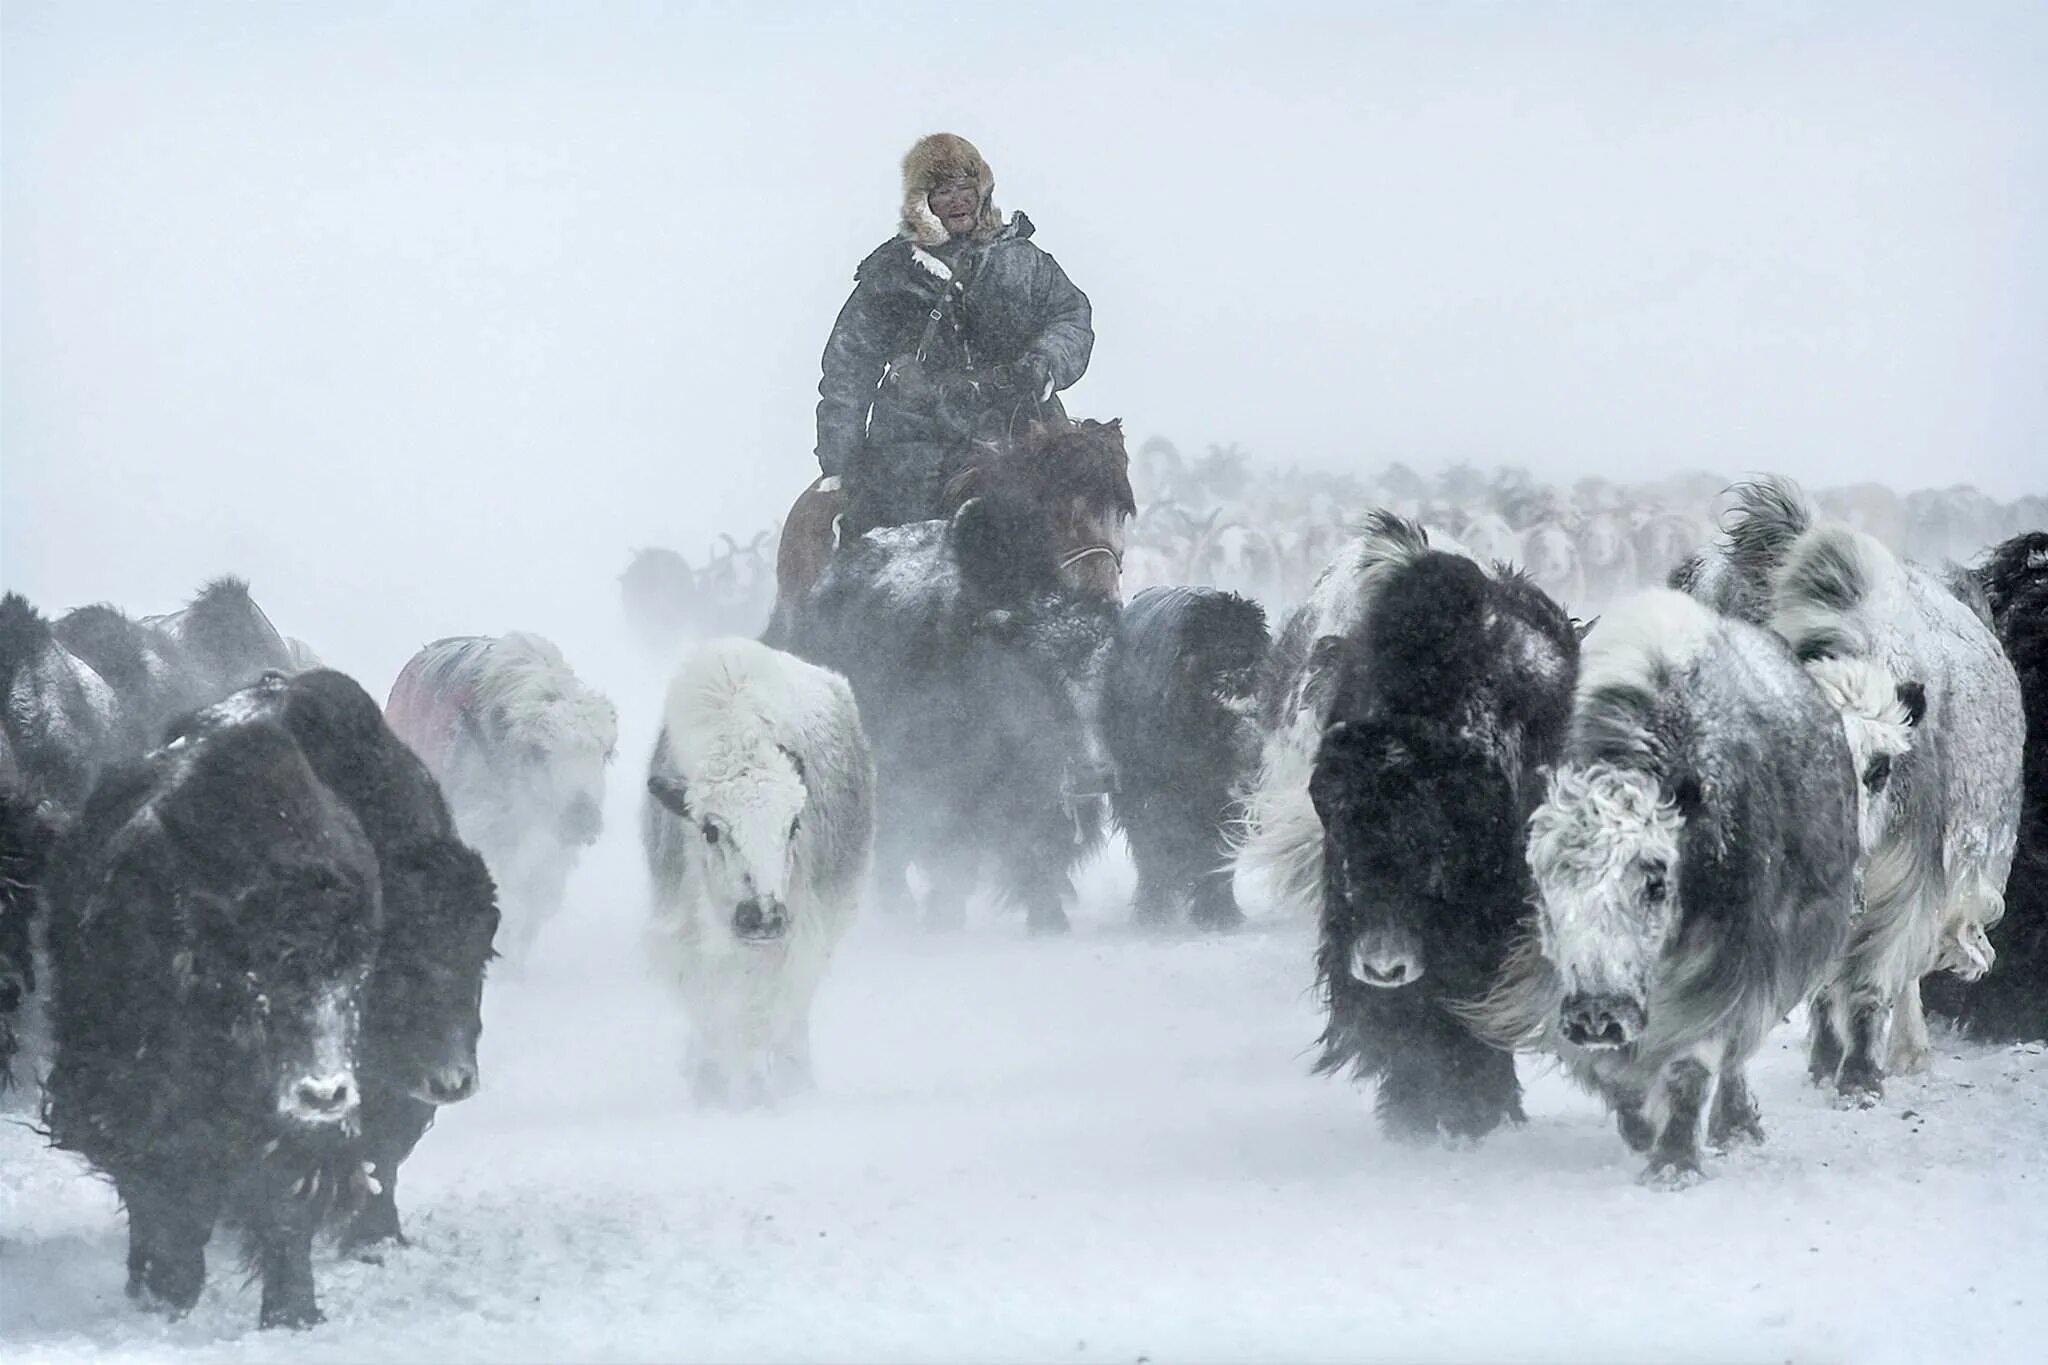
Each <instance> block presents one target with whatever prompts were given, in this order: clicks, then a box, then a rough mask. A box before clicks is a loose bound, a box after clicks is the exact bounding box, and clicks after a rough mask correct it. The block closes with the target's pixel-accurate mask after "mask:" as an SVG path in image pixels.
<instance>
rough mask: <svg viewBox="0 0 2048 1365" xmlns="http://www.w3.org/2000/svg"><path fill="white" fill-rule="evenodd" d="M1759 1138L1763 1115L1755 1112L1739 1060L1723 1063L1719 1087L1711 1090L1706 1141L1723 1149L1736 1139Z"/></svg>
mask: <svg viewBox="0 0 2048 1365" xmlns="http://www.w3.org/2000/svg"><path fill="white" fill-rule="evenodd" d="M1763 1140H1764V1124H1763V1118H1762V1116H1761V1115H1759V1114H1758V1113H1757V1108H1756V1096H1755V1095H1753V1094H1751V1093H1750V1090H1749V1078H1748V1077H1747V1076H1745V1075H1744V1074H1743V1071H1742V1065H1741V1063H1739V1062H1727V1063H1724V1064H1723V1065H1722V1067H1721V1084H1720V1087H1719V1088H1718V1089H1716V1090H1715V1091H1714V1110H1713V1113H1712V1114H1711V1115H1710V1116H1709V1117H1708V1119H1707V1142H1708V1144H1709V1145H1710V1146H1712V1147H1713V1148H1714V1149H1715V1150H1716V1151H1722V1152H1725V1151H1727V1150H1728V1149H1729V1148H1730V1147H1733V1146H1735V1145H1736V1144H1738V1143H1742V1142H1756V1143H1761V1142H1762V1141H1763Z"/></svg>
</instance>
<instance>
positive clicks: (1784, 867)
mask: <svg viewBox="0 0 2048 1365" xmlns="http://www.w3.org/2000/svg"><path fill="white" fill-rule="evenodd" d="M1856 856H1857V835H1856V778H1855V769H1854V765H1853V763H1852V761H1851V759H1850V756H1849V745H1848V740H1847V739H1846V737H1845V736H1844V733H1843V729H1842V725H1841V723H1840V721H1839V720H1838V719H1837V717H1836V714H1835V712H1834V710H1833V709H1832V708H1831V707H1830V705H1829V703H1828V702H1827V700H1826V699H1825V698H1824V697H1823V696H1822V695H1821V693H1820V691H1819V689H1818V688H1817V687H1815V686H1814V684H1813V683H1812V682H1811V681H1810V680H1809V679H1808V677H1807V676H1806V674H1805V672H1804V670H1802V669H1801V668H1800V666H1799V664H1798V661H1797V660H1795V659H1794V658H1793V657H1792V655H1791V653H1790V651H1788V650H1787V649H1786V648H1785V646H1784V644H1783V643H1782V642H1781V641H1779V640H1777V639H1776V638H1774V637H1773V636H1771V635H1770V634H1769V633H1767V632H1765V631H1763V630H1761V629H1759V628H1757V627H1755V626H1752V625H1749V624H1748V623H1747V622H1744V621H1739V620H1735V619H1733V618H1729V617H1724V616H1717V615H1715V614H1714V613H1713V612H1711V611H1709V610H1708V609H1707V608H1706V607H1704V606H1702V605H1701V604H1700V603H1698V602H1696V601H1694V600H1693V599H1691V598H1689V597H1686V596H1683V595H1681V594H1679V593H1676V592H1672V591H1670V590H1668V589H1652V590H1650V591H1648V592H1644V593H1640V594H1637V595H1635V596H1633V597H1630V598H1628V599H1625V600H1624V601H1622V602H1620V603H1618V604H1616V605H1615V606H1613V607H1611V608H1610V609H1609V611H1608V613H1607V615H1606V616H1605V617H1604V618H1603V619H1602V620H1601V622H1600V623H1599V625H1598V626H1597V627H1595V629H1594V630H1593V631H1592V633H1591V634H1590V635H1589V636H1588V637H1587V639H1586V642H1585V650H1584V653H1583V655H1582V657H1581V660H1580V668H1579V682H1578V692H1577V695H1576V698H1575V700H1574V703H1573V710H1572V719H1571V730H1570V734H1569V737H1568V738H1567V740H1566V742H1565V752H1564V758H1563V761H1562V762H1561V763H1560V764H1559V766H1558V768H1557V769H1556V770H1555V771H1554V772H1553V773H1552V774H1551V776H1550V779H1549V783H1548V792H1547V794H1546V796H1545V798H1544V800H1543V803H1542V805H1540V806H1539V807H1538V808H1537V810H1536V812H1535V814H1534V815H1533V816H1532V817H1531V818H1530V821H1529V827H1528V857H1529V865H1530V870H1531V872H1532V874H1533V875H1534V878H1535V883H1536V892H1537V916H1536V920H1537V933H1536V935H1535V936H1534V937H1533V938H1531V939H1528V940H1526V941H1525V942H1524V944H1523V945H1521V946H1520V947H1519V948H1518V949H1517V951H1516V952H1515V954H1514V955H1513V956H1512V958H1511V959H1510V962H1509V965H1508V968H1507V971H1506V972H1505V973H1504V974H1503V978H1502V980H1501V982H1500V984H1499V985H1498V986H1497V987H1496V988H1495V990H1494V991H1493V992H1492V993H1491V994H1490V996H1489V997H1488V998H1487V1000H1486V1001H1484V1002H1483V1003H1482V1005H1481V1007H1480V1008H1479V1010H1478V1011H1477V1012H1476V1014H1475V1017H1476V1019H1477V1020H1478V1022H1479V1023H1480V1024H1481V1025H1482V1026H1483V1027H1484V1028H1485V1029H1486V1030H1487V1032H1488V1033H1489V1034H1490V1036H1493V1037H1496V1038H1499V1039H1503V1040H1513V1041H1519V1042H1522V1043H1543V1044H1547V1045H1550V1046H1553V1047H1555V1048H1556V1049H1557V1050H1558V1052H1559V1053H1560V1054H1561V1055H1562V1056H1563V1058H1564V1060H1565V1063H1566V1065H1567V1067H1568V1068H1569V1069H1570V1071H1571V1073H1572V1075H1573V1076H1574V1077H1576V1078H1577V1079H1578V1080H1579V1081H1580V1082H1581V1083H1582V1084H1585V1085H1587V1086H1589V1087H1590V1088H1592V1089H1594V1090H1596V1091H1597V1092H1598V1093H1599V1094H1600V1095H1601V1096H1602V1098H1604V1099H1605V1100H1606V1101H1607V1103H1608V1105H1609V1106H1610V1107H1611V1108H1613V1110H1614V1111H1615V1114H1616V1117H1617V1119H1618V1121H1619V1124H1620V1128H1621V1134H1622V1137H1623V1138H1624V1139H1625V1140H1626V1141H1627V1142H1628V1144H1629V1146H1630V1147H1632V1148H1634V1149H1635V1150H1636V1151H1638V1152H1647V1153H1648V1154H1649V1156H1650V1164H1649V1167H1648V1169H1647V1170H1646V1171H1645V1172H1644V1178H1645V1180H1646V1182H1648V1183H1651V1184H1655V1185H1659V1186H1666V1187H1675V1186H1679V1185H1685V1184H1690V1183H1691V1182H1692V1181H1694V1180H1696V1179H1698V1178H1699V1176H1700V1174H1701V1171H1700V1146H1699V1128H1700V1121H1701V1118H1702V1116H1703V1115H1705V1114H1706V1112H1707V1107H1708V1102H1709V1100H1710V1099H1711V1100H1712V1101H1713V1112H1712V1117H1711V1120H1710V1121H1709V1124H1708V1134H1709V1137H1710V1138H1711V1140H1712V1141H1713V1142H1714V1143H1715V1145H1717V1146H1721V1145H1726V1144H1727V1143H1729V1142H1732V1141H1735V1140H1737V1139H1741V1138H1745V1137H1746V1138H1749V1139H1752V1140H1760V1139H1761V1138H1762V1136H1763V1130H1762V1127H1761V1125H1760V1124H1759V1123H1758V1120H1757V1112H1756V1106H1755V1102H1754V1101H1753V1100H1752V1099H1751V1097H1750V1093H1749V1088H1748V1085H1747V1083H1746V1081H1745V1078H1744V1073H1743V1068H1744V1066H1745V1064H1746V1063H1747V1062H1748V1061H1749V1059H1750V1057H1751V1056H1752V1055H1754V1054H1755V1052H1756V1050H1757V1048H1758V1046H1759V1045H1761V1044H1762V1042H1763V1040H1764V1037H1765V1035H1766V1034H1768V1033H1769V1032H1770V1030H1771V1029H1772V1028H1773V1027H1775V1026H1776V1024H1777V1023H1778V1021H1779V1020H1780V1019H1782V1018H1784V1016H1785V1013H1786V1011H1788V1010H1790V1009H1791V1008H1792V1007H1793V1006H1794V1005H1797V1004H1798V1003H1799V1002H1800V1001H1801V1000H1803V999H1805V998H1806V997H1807V996H1808V995H1809V993H1811V991H1812V990H1813V989H1814V987H1815V986H1817V985H1818V984H1820V982H1821V981H1822V980H1823V979H1824V975H1825V973H1826V972H1827V970H1828V967H1829V964H1830V963H1831V961H1832V960H1833V959H1834V957H1835V954H1836V953H1837V952H1838V951H1839V950H1840V948H1841V946H1842V943H1843V941H1844V939H1845V937H1846V935H1847V933H1848V929H1849V923H1850V920H1851V917H1852V916H1853V914H1854V913H1855V899H1856V894H1855V892H1856V883H1855V872H1856ZM1717 1080H1718V1090H1717Z"/></svg>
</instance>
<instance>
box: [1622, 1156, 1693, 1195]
mask: <svg viewBox="0 0 2048 1365" xmlns="http://www.w3.org/2000/svg"><path fill="white" fill-rule="evenodd" d="M1706 1178H1707V1173H1706V1172H1705V1171H1703V1170H1701V1169H1700V1168H1699V1163H1698V1162H1695V1161H1653V1162H1651V1163H1650V1164H1649V1165H1648V1166H1647V1167H1646V1168H1644V1170H1643V1173H1642V1174H1641V1175H1640V1176H1638V1177H1636V1183H1637V1184H1638V1185H1641V1186H1642V1187H1643V1188H1644V1189H1646V1190H1664V1191H1667V1192H1668V1191H1673V1190H1689V1189H1691V1188H1692V1187H1693V1186H1695V1185H1697V1184H1699V1183H1700V1182H1701V1181H1702V1180H1705V1179H1706Z"/></svg>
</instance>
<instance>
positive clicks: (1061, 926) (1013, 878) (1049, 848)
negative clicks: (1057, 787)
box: [996, 808, 1074, 935]
mask: <svg viewBox="0 0 2048 1365" xmlns="http://www.w3.org/2000/svg"><path fill="white" fill-rule="evenodd" d="M1008 833H1009V837H1008V838H1007V839H1006V840H1005V841H1004V842H1003V845H1002V847H1001V848H1000V850H999V851H998V852H997V855H996V857H997V875H998V877H999V878H1000V882H1001V885H1002V889H1003V891H1004V892H1005V893H1006V894H1007V895H1008V896H1009V898H1010V899H1011V900H1013V901H1015V902H1016V903H1017V904H1019V905H1021V906H1023V907H1024V925H1025V928H1026V930H1027V931H1028V932H1030V933H1031V934H1033V935H1038V934H1064V933H1066V932H1067V930H1068V929H1069V928H1070V927H1071V926H1070V925H1069V923H1068V921H1067V912H1066V909H1065V907H1063V906H1062V905H1061V904H1060V892H1061V891H1062V890H1063V889H1065V888H1066V887H1067V886H1068V881H1067V865H1068V864H1069V863H1071V862H1072V861H1073V859H1074V830H1073V825H1072V824H1071V823H1070V822H1069V821H1068V820H1067V818H1066V816H1065V815H1064V814H1063V813H1062V812H1061V811H1059V810H1058V809H1057V808H1055V809H1053V810H1050V811H1047V812H1041V813H1036V814H1032V813H1025V814H1021V815H1019V816H1018V817H1016V818H1015V823H1014V824H1013V825H1012V826H1011V828H1010V829H1009V831H1008Z"/></svg>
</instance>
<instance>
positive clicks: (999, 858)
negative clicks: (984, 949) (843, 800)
mask: <svg viewBox="0 0 2048 1365" xmlns="http://www.w3.org/2000/svg"><path fill="white" fill-rule="evenodd" d="M1115 634H1116V608H1115V607H1114V605H1113V604H1111V603H1110V602H1109V601H1107V600H1106V599H1104V598H1101V597H1098V596H1096V595H1094V594H1090V593H1084V592H1081V591H1078V590H1076V589H1075V588H1073V587H1071V586H1069V585H1068V584H1067V583H1065V582H1064V581H1063V580H1062V579H1061V577H1060V571H1059V563H1058V557H1057V553H1056V550H1055V542H1054V538H1053V536H1052V533H1051V530H1050V528H1049V527H1048V525H1047V523H1046V521H1045V517H1044V515H1043V513H1042V512H1041V511H1040V510H1039V509H1038V508H1036V507H1034V506H1031V505H1030V504H1028V503H1025V502H1022V501H1020V500H1016V499H1012V498H1008V497H1003V496H990V497H984V498H973V499H970V500H969V501H968V502H967V503H966V504H965V505H963V506H962V507H961V509H960V510H959V511H958V512H957V513H955V514H954V515H953V518H952V519H951V520H950V521H926V522H913V523H911V524H909V525H906V526H895V527H889V528H886V529H884V530H878V531H871V532H869V533H868V534H867V535H865V536H862V537H861V538H860V539H858V540H856V541H854V542H852V543H851V544H849V545H848V546H846V547H844V548H843V549H842V550H841V551H840V553H839V555H838V556H837V557H836V558H835V559H834V560H833V561H832V563H831V565H830V566H829V567H828V568H827V569H826V571H825V576H824V577H823V578H821V579H819V580H818V582H817V584H816V585H815V586H814V587H813V588H812V589H811V590H810V591H809V592H808V593H806V594H805V595H804V596H803V597H801V598H799V599H798V600H797V601H796V602H795V603H794V604H791V609H790V610H789V611H788V612H786V613H783V614H781V615H780V617H779V621H778V626H777V628H776V629H775V630H774V631H772V632H771V638H770V639H769V641H768V643H770V644H773V645H777V646H778V647H781V648H786V649H788V650H790V651H791V652H792V653H795V654H796V655H798V656H799V657H801V658H805V659H809V660H811V661H813V662H815V663H818V664H822V665H824V666H825V667H827V668H830V669H832V670H834V671H836V672H838V673H840V674H842V675H844V676H845V677H846V679H847V680H848V681H849V682H850V683H851V684H852V685H853V692H854V695H855V696H856V697H857V698H859V701H860V715H861V723H862V724H863V725H864V726H865V727H866V729H867V733H868V738H869V740H870V741H871V742H872V743H873V745H874V750H875V767H876V773H877V782H878V784H879V785H878V789H877V790H878V810H877V821H876V845H875V863H876V873H877V888H878V892H879V894H880V895H882V896H883V897H884V899H885V900H886V901H889V902H893V903H895V904H899V905H909V904H910V903H911V898H910V889H909V886H908V884H907V882H906V881H905V870H906V869H907V867H908V866H909V864H910V863H912V862H913V861H915V862H916V863H917V864H918V865H919V866H920V867H921V868H922V869H923V870H924V871H925V873H926V875H927V877H928V880H929V882H930V899H929V906H928V911H927V913H928V918H929V919H930V921H931V922H932V923H934V924H936V925H941V926H952V925H957V924H959V923H961V922H962V920H963V918H964V915H965V908H966V898H967V894H968V892H969V891H971V890H972V889H973V887H974V885H975V882H976V880H977V877H978V874H979V870H980V866H981V862H982V858H983V856H984V855H988V856H990V857H992V858H993V859H994V861H995V863H996V873H997V882H998V885H999V887H1000V889H1001V890H1002V891H1003V892H1004V893H1006V894H1007V896H1008V897H1009V898H1010V899H1011V900H1013V901H1015V902H1019V903H1021V904H1022V905H1023V907H1024V909H1025V913H1026V916H1027V922H1028V924H1029V926H1030V928H1031V930H1032V931H1033V932H1060V931H1064V930H1065V929H1066V928H1067V916H1066V911H1065V910H1064V909H1063V908H1062V907H1061V904H1060V901H1061V898H1062V896H1063V895H1064V894H1065V893H1067V892H1068V891H1069V890H1070V889H1071V883H1070V881H1069V872H1070V869H1071V868H1072V867H1073V866H1074V864H1075V863H1076V862H1078V861H1079V860H1080V858H1081V856H1082V854H1083V853H1084V852H1086V851H1087V850H1088V849H1089V848H1090V847H1092V846H1093V844H1094V843H1095V842H1096V840H1097V839H1099V837H1100V815H1099V810H1098V807H1099V805H1100V803H1099V802H1098V801H1096V800H1094V799H1093V798H1094V797H1096V796H1099V795H1101V794H1103V793H1104V792H1106V790H1107V789H1108V787H1109V786H1110V785H1111V783H1112V782H1113V780H1114V774H1113V770H1112V769H1111V768H1110V765H1109V762H1108V759H1107V757H1106V755H1105V754H1104V752H1103V750H1102V745H1101V739H1100V735H1101V730H1100V704H1101V697H1102V682H1103V675H1104V668H1105V665H1106V663H1107V659H1108V654H1109V649H1110V645H1111V643H1112V641H1113V640H1114V638H1115Z"/></svg>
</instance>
